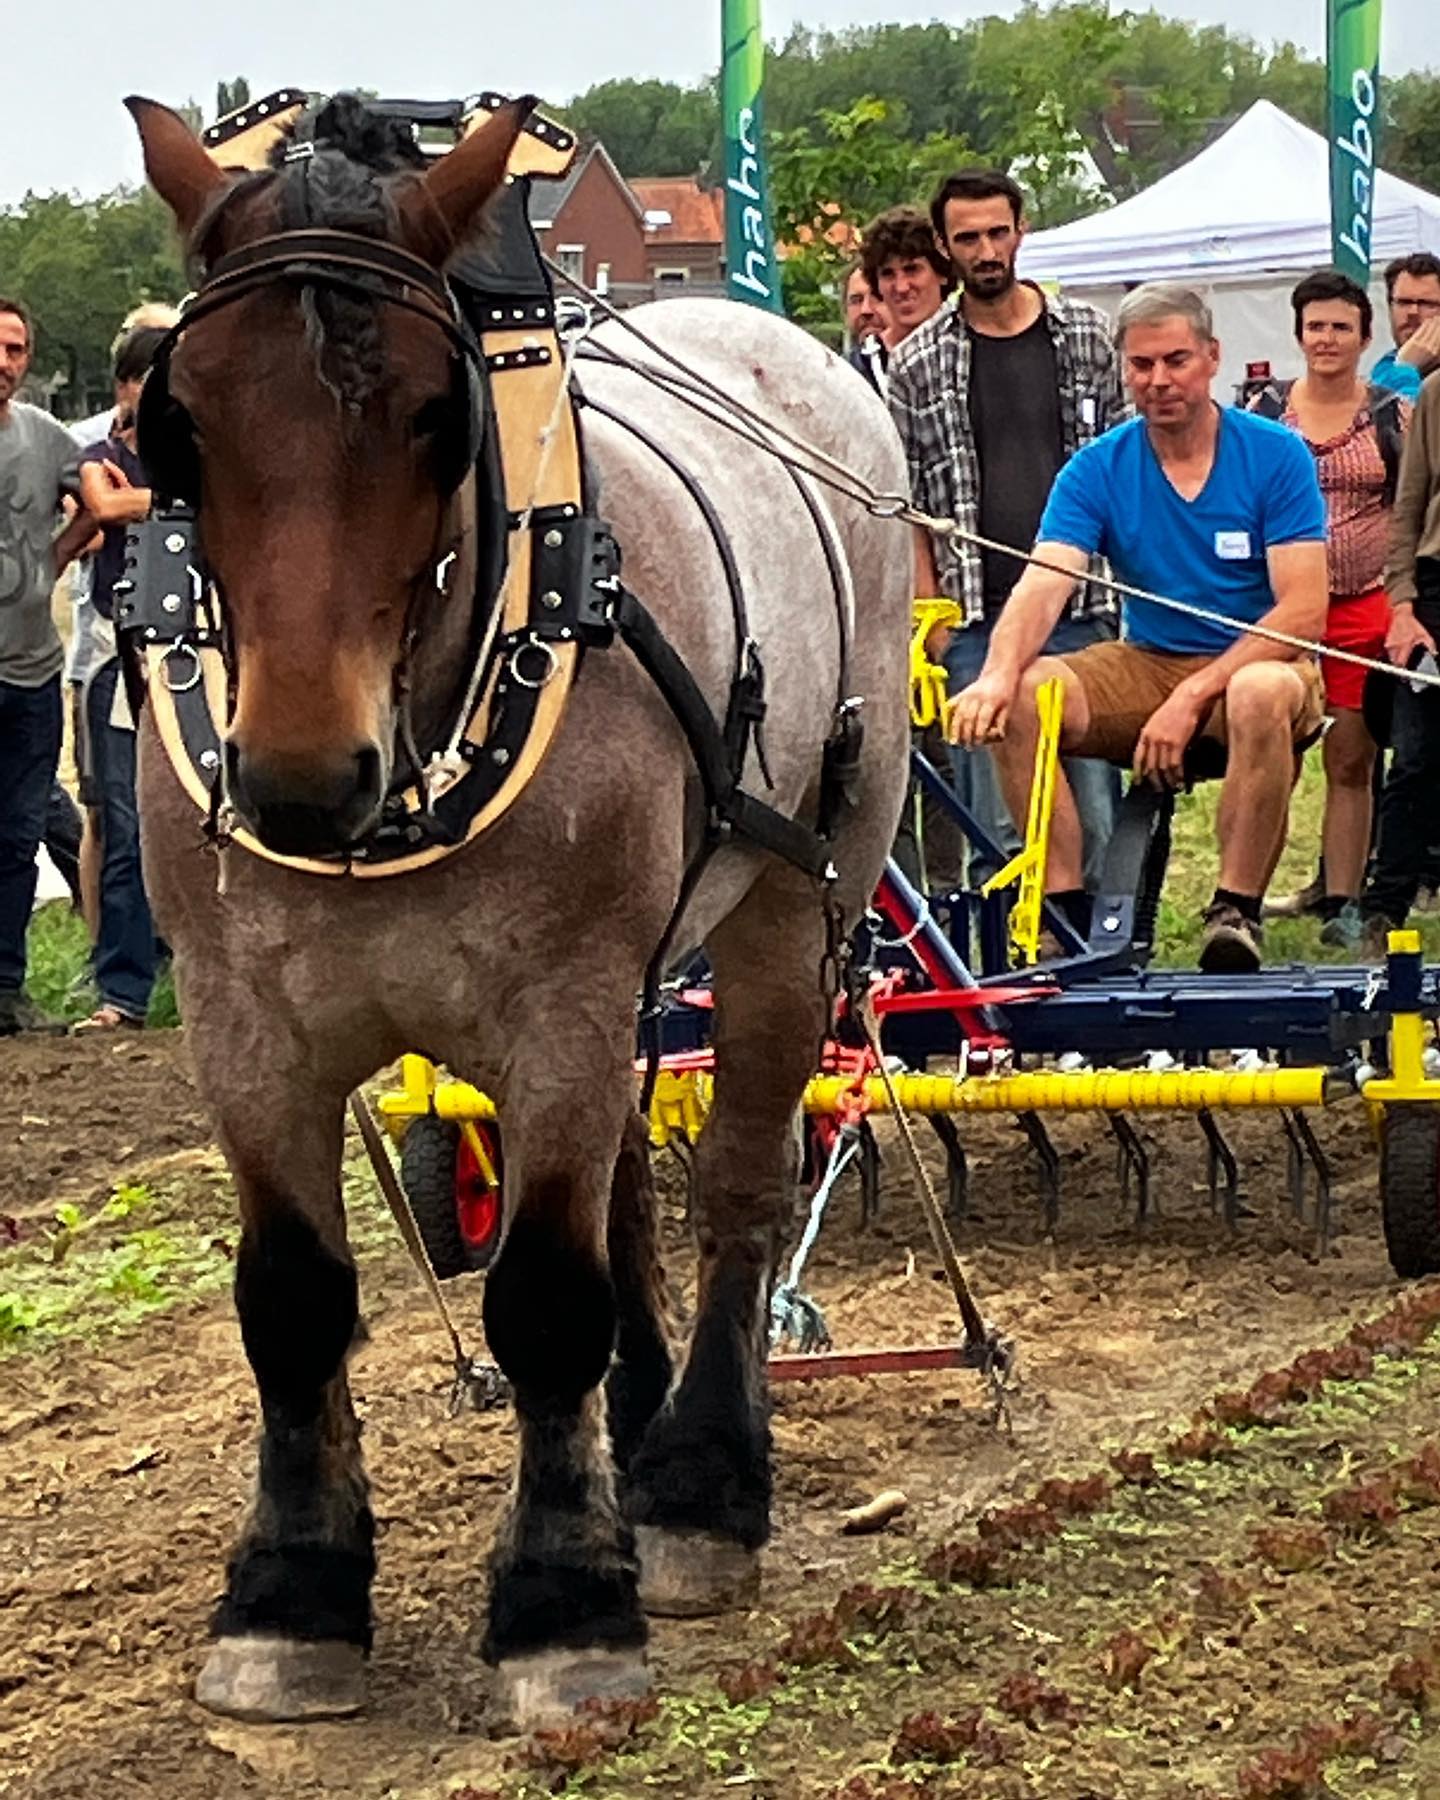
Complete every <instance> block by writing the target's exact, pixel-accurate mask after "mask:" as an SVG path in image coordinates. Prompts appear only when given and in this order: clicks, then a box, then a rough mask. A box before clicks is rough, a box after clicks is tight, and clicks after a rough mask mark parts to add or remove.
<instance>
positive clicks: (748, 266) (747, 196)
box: [720, 0, 781, 312]
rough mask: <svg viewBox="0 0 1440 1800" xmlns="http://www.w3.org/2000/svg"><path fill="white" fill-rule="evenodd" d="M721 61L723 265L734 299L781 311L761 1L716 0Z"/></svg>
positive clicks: (730, 293) (728, 286) (731, 296)
mask: <svg viewBox="0 0 1440 1800" xmlns="http://www.w3.org/2000/svg"><path fill="white" fill-rule="evenodd" d="M720 9H721V10H720V21H721V34H722V41H723V43H724V60H723V62H722V64H721V70H720V105H721V110H722V111H723V113H724V118H725V267H726V271H727V273H726V288H727V291H728V292H729V295H730V298H731V299H732V300H746V301H748V302H749V303H750V305H752V306H766V307H769V308H770V309H771V311H772V312H779V311H780V310H781V299H780V269H779V264H778V262H777V261H776V257H775V239H774V236H773V234H772V233H771V230H770V201H769V194H768V190H767V188H766V183H765V40H764V38H763V37H762V36H761V35H760V0H720Z"/></svg>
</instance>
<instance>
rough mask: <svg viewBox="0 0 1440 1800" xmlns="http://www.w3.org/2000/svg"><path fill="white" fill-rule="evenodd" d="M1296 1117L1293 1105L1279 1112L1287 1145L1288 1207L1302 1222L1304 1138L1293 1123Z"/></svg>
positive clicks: (1303, 1211) (1303, 1206)
mask: <svg viewBox="0 0 1440 1800" xmlns="http://www.w3.org/2000/svg"><path fill="white" fill-rule="evenodd" d="M1298 1117H1299V1115H1298V1113H1296V1112H1295V1110H1294V1108H1293V1107H1288V1106H1287V1107H1285V1108H1283V1109H1282V1111H1281V1113H1280V1120H1281V1123H1282V1124H1283V1125H1284V1127H1285V1141H1286V1144H1287V1146H1288V1148H1287V1153H1286V1179H1287V1182H1288V1184H1289V1188H1290V1207H1291V1210H1292V1211H1293V1212H1294V1214H1295V1217H1296V1218H1297V1219H1299V1220H1301V1221H1302V1222H1303V1221H1304V1218H1305V1140H1304V1138H1303V1137H1302V1136H1301V1135H1300V1132H1299V1130H1298V1128H1297V1127H1296V1124H1295V1121H1296V1119H1297V1118H1298Z"/></svg>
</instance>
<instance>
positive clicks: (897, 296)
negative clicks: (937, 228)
mask: <svg viewBox="0 0 1440 1800" xmlns="http://www.w3.org/2000/svg"><path fill="white" fill-rule="evenodd" d="M860 267H861V269H862V270H863V271H864V274H865V278H866V280H867V281H868V282H869V283H870V286H871V287H872V288H873V289H874V291H875V293H876V295H877V296H878V297H879V300H880V304H881V305H882V306H883V307H884V309H885V314H886V317H887V318H888V319H889V321H890V323H889V327H888V329H887V330H886V332H885V348H886V350H887V351H888V352H889V354H890V355H892V356H893V355H894V353H895V351H896V349H897V347H898V346H899V345H900V344H902V343H903V342H904V341H905V339H906V338H907V337H909V335H910V333H911V332H912V331H917V330H918V329H919V328H920V326H922V325H923V324H924V323H925V321H926V320H927V319H933V318H934V316H935V314H936V313H938V312H939V311H940V309H941V307H942V306H943V305H944V304H945V301H946V299H947V298H948V297H949V294H950V290H951V287H952V286H953V276H952V275H951V271H950V263H949V259H948V258H947V257H945V256H944V255H942V254H941V251H940V246H939V245H938V244H937V243H936V242H935V234H934V232H933V231H931V229H930V221H929V220H928V219H927V218H926V217H925V215H924V213H923V212H921V211H920V209H919V207H918V206H895V207H892V208H891V209H890V211H889V212H883V213H881V214H880V216H879V218H878V219H872V220H871V221H870V223H869V224H868V225H867V226H866V227H865V231H864V235H863V236H862V237H861V239H860Z"/></svg>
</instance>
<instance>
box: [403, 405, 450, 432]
mask: <svg viewBox="0 0 1440 1800" xmlns="http://www.w3.org/2000/svg"><path fill="white" fill-rule="evenodd" d="M449 407H450V403H449V399H448V397H447V396H446V395H444V394H436V395H435V396H434V397H433V399H430V400H427V401H426V402H425V404H424V405H423V406H422V407H421V408H420V409H419V411H418V412H417V413H416V414H415V415H414V417H413V418H412V419H411V421H410V433H411V436H412V437H416V438H421V439H423V438H433V437H435V436H436V435H437V433H439V432H441V431H443V430H444V428H445V423H446V419H447V417H448V415H449Z"/></svg>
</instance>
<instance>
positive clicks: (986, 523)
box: [889, 169, 1123, 890]
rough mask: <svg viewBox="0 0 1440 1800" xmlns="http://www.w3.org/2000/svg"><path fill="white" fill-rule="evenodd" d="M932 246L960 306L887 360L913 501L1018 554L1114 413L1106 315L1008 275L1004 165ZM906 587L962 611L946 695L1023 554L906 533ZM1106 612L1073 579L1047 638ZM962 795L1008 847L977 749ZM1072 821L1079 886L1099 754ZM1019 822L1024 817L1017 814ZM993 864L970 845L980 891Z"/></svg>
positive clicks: (995, 787)
mask: <svg viewBox="0 0 1440 1800" xmlns="http://www.w3.org/2000/svg"><path fill="white" fill-rule="evenodd" d="M930 225H931V230H932V233H933V237H934V241H935V242H936V243H937V244H939V245H941V246H943V247H944V249H945V251H946V253H947V255H948V257H949V259H950V263H951V266H952V268H953V271H954V274H955V276H956V278H957V280H958V282H959V284H960V294H959V300H958V302H957V304H956V305H955V306H954V307H953V308H948V309H946V310H945V311H943V312H940V313H938V315H937V316H934V317H932V318H931V319H930V320H929V322H928V323H927V324H925V325H923V326H921V327H920V328H919V329H918V330H917V331H916V332H915V333H914V335H913V336H911V337H909V338H907V339H906V341H905V343H904V344H903V345H902V346H901V347H900V349H898V350H897V351H896V354H895V356H894V358H893V360H892V363H891V370H890V386H889V402H890V411H891V416H892V417H893V418H894V420H895V424H896V426H897V428H898V429H899V432H900V437H901V440H902V442H903V443H904V445H905V452H906V458H907V460H908V463H909V470H910V484H911V490H912V493H913V494H914V497H915V500H916V502H917V504H918V505H919V506H920V507H921V509H922V510H923V511H925V512H928V513H931V514H933V515H934V516H936V517H938V518H943V519H951V520H953V521H954V522H955V523H956V524H957V525H959V526H960V527H961V528H962V529H963V530H965V531H967V532H975V533H978V534H980V535H981V536H983V537H986V538H989V539H991V540H993V541H994V542H995V543H997V544H1010V545H1014V546H1016V547H1017V548H1019V549H1022V550H1028V549H1029V548H1030V546H1031V545H1032V544H1033V543H1034V541H1035V529H1036V526H1037V525H1038V524H1039V522H1040V515H1041V512H1042V510H1043V508H1044V505H1045V498H1046V495H1047V494H1048V493H1049V491H1050V484H1051V482H1052V480H1053V479H1054V477H1055V475H1056V473H1057V472H1058V470H1059V469H1060V468H1061V466H1062V465H1063V464H1064V463H1065V462H1066V460H1067V459H1068V458H1069V457H1071V456H1073V455H1074V454H1075V452H1076V451H1077V450H1079V449H1080V448H1081V446H1082V445H1084V444H1088V443H1090V442H1091V441H1092V440H1093V439H1094V438H1096V437H1098V436H1099V435H1100V434H1101V433H1102V432H1104V431H1106V430H1107V429H1108V428H1109V427H1110V426H1112V425H1114V424H1115V423H1116V422H1117V421H1118V420H1119V419H1120V418H1121V417H1122V416H1123V397H1122V394H1121V388H1120V381H1119V376H1118V373H1117V366H1116V360H1115V351H1114V346H1113V344H1112V343H1111V338H1110V326H1109V321H1108V320H1107V319H1106V317H1105V315H1104V314H1103V313H1101V312H1100V311H1099V310H1098V309H1097V308H1095V307H1093V306H1091V305H1089V304H1088V303H1086V302H1084V301H1079V300H1066V299H1060V298H1053V297H1050V296H1047V295H1046V294H1044V293H1042V292H1041V290H1040V289H1039V288H1038V287H1036V286H1035V285H1034V283H1033V282H1028V281H1021V280H1019V279H1018V278H1017V275H1016V272H1015V259H1016V256H1017V254H1018V252H1019V249H1020V244H1021V242H1022V240H1023V238H1024V235H1025V222H1024V200H1023V196H1022V194H1021V191H1020V189H1019V187H1018V186H1017V185H1016V184H1015V182H1014V181H1012V180H1011V178H1010V177H1009V176H1008V175H1004V174H1001V173H1000V172H999V171H997V170H991V169H966V170H963V171H962V172H961V173H959V174H957V175H952V176H951V177H950V178H949V179H948V180H947V181H946V182H944V183H943V184H942V186H941V187H940V189H939V191H938V193H937V194H936V195H935V198H934V201H933V204H932V207H931V219H930ZM918 537H919V544H918V561H919V565H920V567H919V574H918V588H917V591H918V592H920V593H922V594H943V595H945V596H946V597H947V598H948V599H951V600H954V601H956V602H957V603H958V604H959V605H960V607H961V608H962V610H963V614H964V626H963V628H962V629H961V630H959V631H956V632H955V633H954V634H953V635H952V637H951V640H950V643H949V647H948V649H947V650H946V653H945V666H946V672H947V675H948V677H949V682H950V691H951V693H952V694H954V693H957V692H958V691H959V690H960V688H962V687H964V686H965V685H966V684H967V683H969V682H971V681H973V680H974V679H975V677H976V676H977V675H978V674H979V672H980V669H981V667H982V666H983V664H984V662H985V658H986V655H987V652H988V650H989V647H990V634H991V631H992V629H993V627H994V624H995V621H996V620H997V619H998V618H999V616H1000V612H1001V609H1002V607H1003V606H1004V604H1005V601H1006V599H1007V597H1008V595H1009V594H1010V591H1011V589H1012V588H1013V587H1014V585H1015V582H1016V580H1017V578H1018V576H1019V575H1020V572H1021V570H1022V568H1023V566H1024V565H1023V564H1022V563H1021V562H1020V561H1019V560H1018V559H1017V558H1016V557H1014V556H1007V555H1005V554H1004V553H1003V552H1002V551H998V550H985V549H981V548H979V547H978V546H976V545H974V544H971V543H966V542H963V541H961V540H959V539H955V538H945V539H941V540H938V541H936V542H933V543H932V540H931V538H930V537H929V535H928V534H926V533H923V532H922V533H919V534H918ZM1115 616H1116V609H1115V605H1114V602H1113V601H1112V600H1110V599H1109V598H1108V597H1107V596H1106V595H1105V594H1104V593H1102V592H1100V591H1098V590H1096V591H1094V592H1092V591H1091V590H1089V589H1088V588H1086V587H1083V586H1082V587H1081V588H1080V590H1079V592H1078V593H1077V595H1076V598H1075V601H1074V603H1073V605H1072V606H1071V608H1070V610H1069V616H1068V617H1067V618H1066V619H1065V620H1064V621H1063V622H1061V623H1059V624H1057V626H1056V629H1055V632H1054V634H1053V643H1052V646H1051V648H1052V649H1053V650H1054V651H1055V652H1056V653H1059V652H1062V651H1069V650H1078V649H1080V648H1082V647H1083V646H1084V645H1087V644H1091V643H1096V642H1099V641H1102V640H1104V639H1106V638H1110V637H1113V636H1114V635H1115ZM953 768H954V779H955V785H956V789H957V791H958V793H959V795H960V798H961V800H962V801H963V802H964V803H965V805H966V807H967V808H968V809H969V811H970V812H971V814H972V815H973V816H974V817H975V818H976V820H977V821H978V822H979V824H980V825H981V826H982V827H983V828H984V830H985V832H986V833H987V835H988V836H990V837H991V838H992V839H993V840H994V841H995V843H996V845H997V848H998V849H999V850H1000V851H1001V852H1002V853H1003V854H1004V855H1006V856H1009V855H1011V854H1013V852H1014V851H1015V850H1016V849H1017V848H1018V847H1019V839H1018V837H1017V835H1016V833H1015V830H1014V827H1013V825H1012V823H1011V820H1010V815H1009V812H1008V810H1007V808H1006V805H1005V800H1004V796H1003V794H1002V793H1001V790H1000V784H999V782H998V780H997V778H996V773H995V770H994V767H993V766H992V763H991V759H990V756H989V754H988V753H987V752H986V751H984V750H975V749H973V748H970V747H966V748H964V749H962V750H960V751H959V752H957V753H956V754H955V755H954V757H953ZM1070 779H1071V784H1072V792H1073V793H1074V795H1075V798H1076V802H1077V804H1078V805H1079V807H1080V812H1081V817H1082V820H1083V823H1084V832H1085V844H1086V855H1085V875H1086V881H1087V884H1088V885H1089V886H1090V887H1091V889H1092V890H1093V888H1094V887H1095V886H1096V885H1098V881H1099V875H1100V869H1101V866H1102V864H1103V861H1104V854H1105V846H1106V843H1107V842H1108V840H1109V837H1110V833H1111V830H1112V829H1113V827H1114V822H1115V809H1116V806H1117V804H1118V801H1119V777H1118V775H1117V773H1116V772H1115V771H1114V770H1113V769H1111V768H1109V767H1108V766H1107V765H1105V764H1103V763H1095V762H1088V763H1085V764H1080V765H1076V766H1074V767H1072V768H1071V769H1070ZM1021 817H1022V818H1023V817H1024V814H1023V813H1022V814H1021ZM998 867H999V865H998V863H996V862H995V861H994V860H993V859H992V858H989V857H986V856H985V855H983V854H981V853H978V852H976V853H972V856H971V859H970V879H971V883H972V885H976V886H978V885H979V884H980V883H981V882H983V881H984V880H985V879H987V878H988V877H989V876H991V875H993V874H995V873H996V872H997V869H998Z"/></svg>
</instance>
